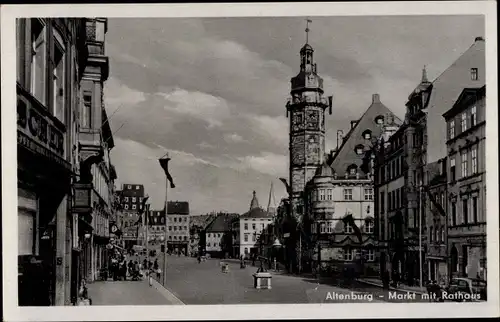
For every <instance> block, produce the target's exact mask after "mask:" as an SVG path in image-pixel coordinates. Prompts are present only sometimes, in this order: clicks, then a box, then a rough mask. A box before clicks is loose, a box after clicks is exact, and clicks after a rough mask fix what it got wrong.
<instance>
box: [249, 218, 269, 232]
mask: <svg viewBox="0 0 500 322" xmlns="http://www.w3.org/2000/svg"><path fill="white" fill-rule="evenodd" d="M269 221H271V220H269ZM264 227H265V224H262V223H261V224H260V229H264ZM256 229H257V224H252V230H256ZM243 230H248V223H244V224H243Z"/></svg>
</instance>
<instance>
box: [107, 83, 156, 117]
mask: <svg viewBox="0 0 500 322" xmlns="http://www.w3.org/2000/svg"><path fill="white" fill-rule="evenodd" d="M104 92H105V93H106V96H105V101H106V104H109V105H110V107H111V109H113V110H114V109H116V108H120V107H123V106H124V105H125V106H135V105H137V104H139V103H141V102H144V101H146V99H147V98H146V94H145V93H144V92H141V91H138V90H135V89H132V88H130V87H128V86H127V85H125V84H123V83H122V82H120V81H119V80H118V79H117V78H116V77H109V78H108V80H107V81H106V82H105V83H104Z"/></svg>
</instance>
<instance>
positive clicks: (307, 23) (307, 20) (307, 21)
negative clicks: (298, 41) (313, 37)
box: [306, 18, 312, 44]
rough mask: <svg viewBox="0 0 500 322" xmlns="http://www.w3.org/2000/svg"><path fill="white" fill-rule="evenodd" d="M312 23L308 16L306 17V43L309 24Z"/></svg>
mask: <svg viewBox="0 0 500 322" xmlns="http://www.w3.org/2000/svg"><path fill="white" fill-rule="evenodd" d="M310 23H312V20H311V19H309V18H306V44H308V43H309V31H310V29H309V24H310Z"/></svg>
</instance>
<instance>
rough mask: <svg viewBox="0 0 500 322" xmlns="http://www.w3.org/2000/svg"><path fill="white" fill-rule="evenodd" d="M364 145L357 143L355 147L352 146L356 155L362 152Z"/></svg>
mask: <svg viewBox="0 0 500 322" xmlns="http://www.w3.org/2000/svg"><path fill="white" fill-rule="evenodd" d="M364 150H365V149H364V146H363V144H358V145H356V147H355V148H354V151H355V152H356V154H357V155H362V154H363V152H364Z"/></svg>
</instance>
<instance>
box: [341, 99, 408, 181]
mask: <svg viewBox="0 0 500 322" xmlns="http://www.w3.org/2000/svg"><path fill="white" fill-rule="evenodd" d="M379 117H383V120H384V123H387V122H388V121H389V122H390V120H389V119H392V120H393V121H394V123H396V124H397V125H401V124H402V123H403V122H402V121H401V120H400V119H399V118H398V117H397V116H396V115H394V113H393V112H392V111H391V110H390V109H389V108H387V107H386V106H385V105H384V104H382V102H381V101H380V96H379V95H378V94H373V96H372V104H371V105H370V106H369V107H368V109H367V110H366V111H365V113H364V114H363V115H362V116H361V118H360V119H359V120H358V122H357V123H356V125H354V127H353V128H352V129H351V130H350V131H349V133H348V135H347V136H346V138H345V139H344V142H343V143H342V145H341V146H340V148H339V151H338V152H337V153H336V155H335V156H334V159H333V162H332V164H331V166H332V168H333V170H334V171H335V173H337V174H339V175H342V174H344V173H345V172H346V171H347V169H348V167H349V166H351V165H356V166H357V167H358V168H359V167H361V165H362V164H363V157H364V153H362V154H357V153H356V147H357V146H362V147H363V149H366V148H368V147H370V146H371V144H372V143H371V141H370V140H367V139H365V138H364V137H363V133H364V132H365V131H366V130H369V131H370V132H371V136H372V137H379V136H380V134H381V133H382V131H383V129H382V126H381V125H379V124H377V122H376V119H377V118H379Z"/></svg>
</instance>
